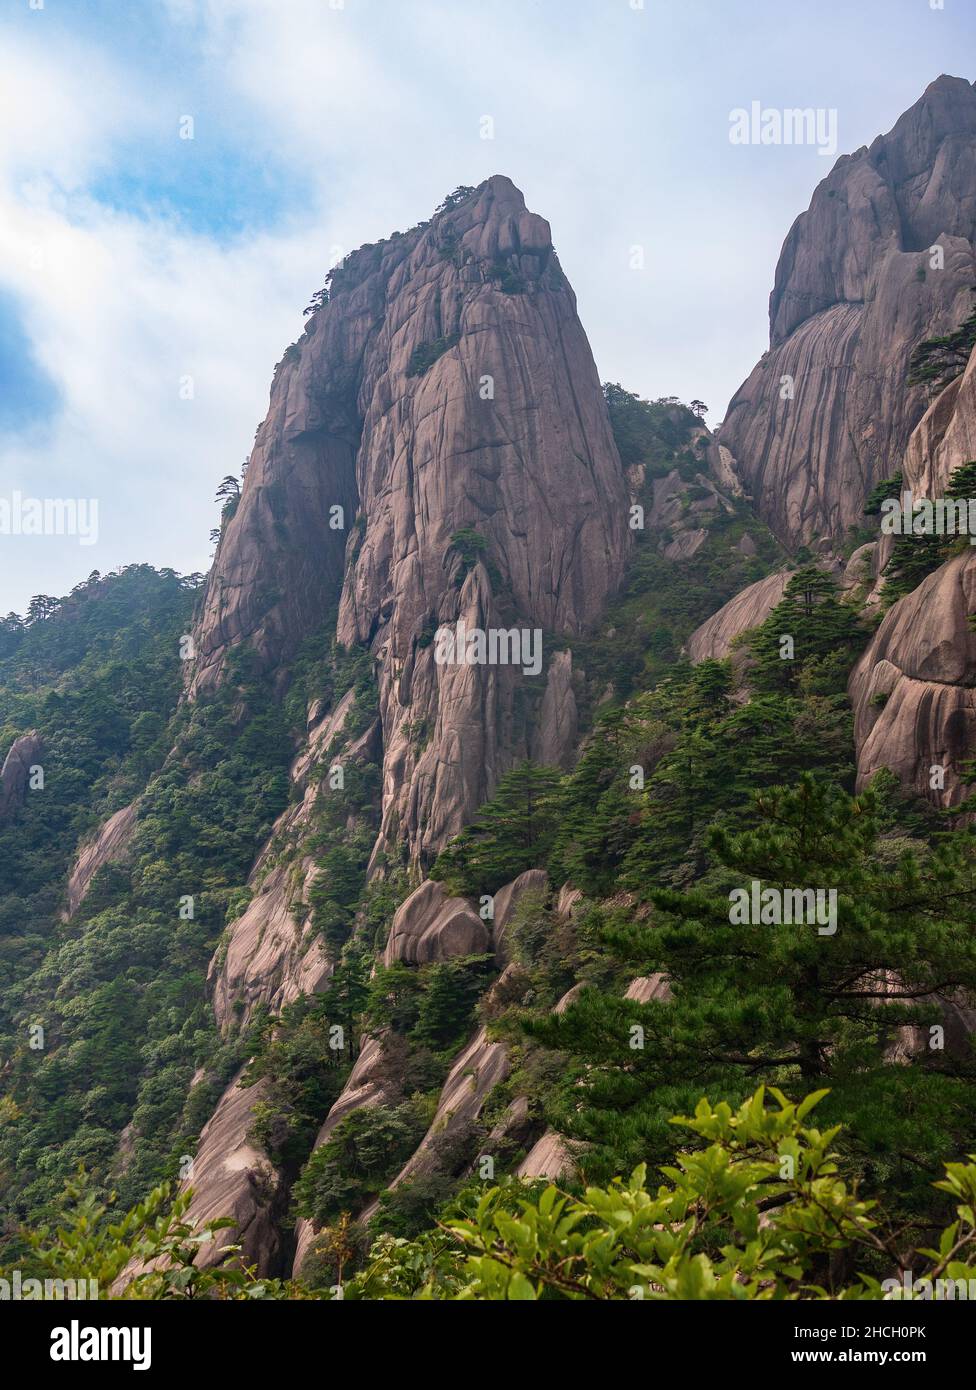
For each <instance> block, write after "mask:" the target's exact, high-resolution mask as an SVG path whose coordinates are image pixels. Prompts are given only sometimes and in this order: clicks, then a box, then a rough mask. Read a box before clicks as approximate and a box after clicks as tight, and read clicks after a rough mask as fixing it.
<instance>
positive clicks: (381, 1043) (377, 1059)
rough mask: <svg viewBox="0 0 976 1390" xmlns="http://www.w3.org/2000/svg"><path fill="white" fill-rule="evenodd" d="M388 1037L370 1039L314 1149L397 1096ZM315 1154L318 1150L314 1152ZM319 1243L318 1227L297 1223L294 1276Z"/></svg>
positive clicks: (303, 1221)
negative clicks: (387, 1052) (345, 1125)
mask: <svg viewBox="0 0 976 1390" xmlns="http://www.w3.org/2000/svg"><path fill="white" fill-rule="evenodd" d="M385 1048H386V1037H385V1035H384V1034H380V1035H379V1036H378V1037H375V1038H366V1039H364V1041H363V1048H362V1051H361V1052H360V1054H359V1056H358V1057H357V1058H356V1062H355V1064H354V1066H353V1069H352V1071H351V1072H350V1073H349V1076H348V1077H347V1079H346V1084H345V1086H343V1088H342V1093H341V1094H340V1096H339V1098H338V1099H337V1100H336V1102H335V1104H334V1105H333V1106H332V1109H331V1110H330V1111H329V1113H328V1115H327V1116H326V1118H325V1122H324V1124H323V1125H322V1128H321V1129H320V1130H319V1132H318V1134H317V1136H316V1139H315V1145H314V1148H315V1149H318V1148H320V1147H321V1146H322V1145H323V1144H325V1143H326V1142H327V1141H328V1139H329V1137H330V1135H331V1134H332V1131H333V1130H334V1129H335V1128H336V1126H337V1125H338V1124H339V1123H340V1122H341V1121H342V1120H345V1119H348V1117H349V1116H350V1115H352V1114H353V1113H354V1112H355V1111H356V1110H364V1109H366V1107H367V1106H371V1105H387V1104H389V1103H390V1101H392V1100H393V1099H394V1098H395V1096H396V1095H397V1085H396V1082H395V1080H394V1079H393V1077H392V1074H391V1069H390V1066H389V1064H388V1062H387V1059H386V1055H385ZM313 1152H314V1150H313ZM314 1243H315V1227H314V1226H313V1224H312V1222H311V1221H309V1220H307V1219H306V1218H305V1217H299V1219H298V1221H297V1222H296V1223H295V1260H294V1265H293V1274H294V1275H295V1276H296V1277H297V1275H298V1274H299V1273H300V1272H301V1268H302V1264H303V1262H304V1260H305V1258H306V1256H307V1255H308V1252H309V1251H310V1250H311V1249H312V1248H313V1246H314Z"/></svg>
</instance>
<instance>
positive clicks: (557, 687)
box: [532, 652, 579, 770]
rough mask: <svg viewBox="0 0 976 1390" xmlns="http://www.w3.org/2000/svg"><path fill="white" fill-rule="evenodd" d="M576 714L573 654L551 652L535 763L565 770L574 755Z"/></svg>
mask: <svg viewBox="0 0 976 1390" xmlns="http://www.w3.org/2000/svg"><path fill="white" fill-rule="evenodd" d="M578 733H579V710H578V709H577V706H576V695H575V693H574V691H573V654H572V652H554V653H553V656H552V660H551V661H550V662H549V671H548V673H547V676H546V693H545V694H544V695H543V697H542V707H541V709H540V711H539V724H538V728H537V730H536V736H535V741H534V745H533V748H532V756H533V759H534V760H535V762H537V763H542V764H544V765H548V766H551V767H562V768H563V769H564V770H568V769H569V767H571V766H572V762H573V759H574V757H575V754H576V744H577V734H578Z"/></svg>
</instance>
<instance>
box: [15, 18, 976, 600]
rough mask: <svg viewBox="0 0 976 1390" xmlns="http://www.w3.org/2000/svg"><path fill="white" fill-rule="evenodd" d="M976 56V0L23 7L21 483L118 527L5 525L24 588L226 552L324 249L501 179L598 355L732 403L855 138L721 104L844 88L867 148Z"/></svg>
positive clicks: (835, 92)
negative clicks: (543, 247) (542, 235)
mask: <svg viewBox="0 0 976 1390" xmlns="http://www.w3.org/2000/svg"><path fill="white" fill-rule="evenodd" d="M933 3H934V4H935V5H936V7H935V8H933ZM974 55H976V15H974V6H973V3H972V0H944V7H943V8H938V0H817V2H816V3H815V4H801V3H797V0H644V4H643V7H641V5H640V4H639V0H345V2H344V4H342V3H339V0H0V132H2V134H0V504H2V501H3V499H5V498H6V499H11V498H12V495H13V493H14V492H15V491H19V492H20V493H21V494H23V495H24V496H27V497H40V498H44V497H49V498H50V497H53V498H58V497H60V498H96V499H98V502H99V541H98V544H96V545H92V546H83V545H80V544H79V542H78V539H77V538H76V537H65V536H62V537H57V536H41V537H33V536H31V537H10V536H5V535H0V613H3V612H6V611H7V610H8V609H10V608H13V609H16V610H18V611H23V609H24V607H25V606H26V603H27V600H28V599H29V597H30V596H31V595H32V594H34V593H38V592H43V593H50V594H60V593H63V592H65V591H66V590H67V589H68V588H70V587H71V586H72V585H73V584H75V583H76V582H77V581H78V580H80V579H82V578H84V577H85V576H86V575H87V574H88V573H89V572H90V571H91V570H92V569H93V568H99V569H101V570H102V571H107V570H109V569H111V568H113V567H114V566H115V565H118V564H128V563H132V562H134V561H149V562H151V563H153V564H156V565H171V566H173V567H174V568H176V569H179V570H181V571H184V572H186V571H192V570H203V569H206V567H207V564H208V562H209V555H210V545H209V541H208V535H209V531H210V528H211V527H212V526H213V525H215V524H216V520H217V507H216V506H215V504H214V503H213V494H214V490H215V487H216V485H217V483H218V482H219V480H220V478H221V477H222V476H223V475H224V474H225V473H228V472H238V471H239V469H240V465H241V463H242V461H243V460H244V459H245V458H246V457H247V454H248V452H249V449H250V446H251V443H252V441H253V438H254V431H255V428H256V426H257V425H258V423H259V421H260V419H261V417H262V415H263V414H264V412H265V409H266V406H267V399H268V387H269V383H270V378H271V371H272V367H273V366H274V363H275V362H276V361H277V360H278V359H279V358H280V356H281V354H282V351H283V349H284V348H285V346H286V345H287V344H288V343H289V342H291V341H292V340H293V339H295V338H296V337H297V336H298V335H299V333H300V332H301V329H302V324H303V319H302V309H303V308H304V306H305V305H306V304H307V303H308V301H309V298H310V296H311V294H312V293H313V291H315V290H316V289H318V288H319V287H320V286H321V284H322V282H323V280H324V277H325V274H326V272H327V270H328V269H329V267H330V266H331V265H332V264H333V263H334V262H335V261H336V259H338V258H339V257H340V256H341V255H342V254H344V253H345V252H346V251H349V250H351V249H352V248H354V247H356V246H358V245H360V244H361V243H363V242H366V241H375V240H377V239H378V238H380V237H382V236H386V235H388V234H389V233H390V232H392V231H394V230H395V229H398V228H400V229H404V228H406V227H408V226H410V225H412V224H413V223H415V222H417V221H419V220H420V219H422V218H425V217H428V216H429V215H430V213H431V211H432V210H433V208H434V206H435V205H436V204H437V203H438V202H440V201H441V199H442V198H443V197H444V195H445V194H446V193H448V192H450V191H451V190H452V189H453V188H455V187H456V186H457V185H458V184H461V183H466V184H476V183H478V182H480V180H481V179H483V178H485V177H487V176H488V175H489V174H493V173H504V174H508V175H509V176H510V177H511V178H512V179H514V180H515V182H516V183H517V184H518V185H519V187H520V188H521V189H522V190H523V192H524V194H525V197H526V201H527V203H528V205H529V207H530V208H532V209H533V210H534V211H536V212H539V213H541V214H542V215H543V216H545V217H547V218H548V219H549V221H550V222H551V224H552V228H553V238H554V241H555V244H556V248H557V250H558V252H559V255H560V259H561V261H562V263H563V267H564V269H565V270H566V272H567V274H568V275H569V277H570V279H571V281H572V283H573V285H574V287H575V289H576V292H577V296H578V299H579V309H580V315H581V317H582V319H583V323H584V325H585V327H586V330H587V332H588V334H589V337H590V341H591V343H592V345H593V351H594V354H595V357H596V361H597V366H598V368H599V371H600V375H601V377H603V378H604V379H610V380H616V381H620V382H621V383H622V384H623V385H625V386H627V387H628V388H629V389H631V390H634V391H638V392H640V394H642V395H645V396H650V397H656V396H661V395H676V396H680V397H682V398H683V399H685V400H690V399H691V398H693V397H700V398H702V399H704V400H705V401H706V402H707V403H708V405H709V406H710V408H711V410H710V420H711V422H712V423H715V422H717V421H718V420H720V419H721V417H722V414H723V413H724V410H725V407H726V405H727V403H728V400H729V397H730V396H731V394H732V392H733V391H734V390H735V388H736V387H737V386H738V385H739V383H740V382H741V381H742V380H743V378H744V377H745V376H746V375H747V374H748V372H749V371H750V369H751V368H752V366H753V364H754V362H755V361H756V359H757V358H758V357H759V355H760V354H761V353H762V351H763V350H764V349H765V347H766V345H767V317H766V308H767V299H768V294H769V290H770V287H771V285H772V278H773V271H774V267H775V263H776V258H777V255H778V252H779V248H780V246H781V244H782V241H783V238H784V236H785V235H786V232H787V231H788V229H789V226H790V224H791V222H792V221H793V219H794V218H795V217H796V215H797V214H798V213H799V212H801V211H802V210H803V209H804V208H805V207H806V206H807V204H808V202H809V199H810V195H811V193H812V191H813V189H814V187H815V185H816V184H817V182H818V181H819V180H820V179H821V178H823V177H824V175H825V174H826V173H827V171H828V169H829V167H830V165H831V164H832V163H833V159H832V158H825V157H824V156H823V155H822V154H820V153H818V150H817V149H816V147H811V146H780V147H777V146H756V147H753V146H735V145H732V144H730V141H729V113H730V112H731V111H732V110H733V109H734V108H737V107H748V106H749V105H750V103H751V102H753V101H759V102H761V103H762V105H763V106H764V107H807V106H809V107H822V108H828V109H831V108H833V109H836V112H837V121H838V152H839V153H845V152H850V151H852V150H855V149H857V148H858V147H859V146H861V145H863V144H866V143H868V142H870V141H871V140H872V139H873V138H874V136H875V135H877V134H879V133H881V132H882V131H885V130H888V129H890V127H891V126H892V125H893V123H894V121H895V120H896V119H897V117H898V116H899V115H900V113H901V112H902V111H903V110H904V109H905V108H907V107H908V106H910V105H911V104H912V103H913V102H915V101H916V100H917V99H918V97H919V96H920V95H921V93H922V91H923V90H924V88H925V87H926V86H927V85H928V83H929V82H930V81H932V80H933V79H934V78H935V77H937V76H938V75H939V74H940V73H942V72H949V73H953V74H955V75H957V76H961V77H967V78H969V79H970V80H972V78H973V77H974V76H976V74H974V72H973V71H972V67H973V66H974V63H973V58H974ZM188 116H189V117H192V121H193V137H194V138H193V139H192V140H189V139H181V138H180V133H181V123H182V129H183V131H184V132H185V131H186V130H187V129H188V127H187V125H186V122H185V120H184V118H185V117H188ZM485 116H490V117H492V119H493V123H494V138H493V139H491V140H486V139H483V138H482V133H483V130H484V129H485V126H484V122H483V118H484V117H485ZM635 246H640V247H642V248H643V251H644V268H643V269H642V270H635V269H632V268H631V261H632V248H633V247H635ZM187 377H192V383H193V397H192V399H184V398H182V397H183V396H186V394H187V392H186V389H185V387H184V390H183V392H182V396H181V382H183V381H184V379H185V378H187Z"/></svg>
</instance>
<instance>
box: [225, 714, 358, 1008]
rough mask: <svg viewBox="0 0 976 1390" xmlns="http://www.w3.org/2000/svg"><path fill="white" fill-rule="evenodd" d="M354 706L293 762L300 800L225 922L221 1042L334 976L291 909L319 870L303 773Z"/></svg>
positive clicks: (325, 725)
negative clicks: (246, 896) (310, 842)
mask: <svg viewBox="0 0 976 1390" xmlns="http://www.w3.org/2000/svg"><path fill="white" fill-rule="evenodd" d="M352 705H353V697H352V692H351V691H350V693H349V694H348V695H347V696H345V697H344V698H343V699H342V700H340V701H339V703H338V705H337V706H336V708H335V710H333V711H332V712H331V713H329V714H326V715H325V716H324V717H323V718H321V719H319V721H318V722H317V723H316V724H315V725H314V726H313V728H312V730H311V732H310V734H309V738H308V742H307V744H306V745H305V747H304V749H303V750H302V752H301V753H300V754H299V755H298V757H297V758H296V759H295V761H294V763H293V764H292V768H291V780H292V782H293V783H294V784H296V785H297V786H298V787H299V788H300V789H301V793H302V794H301V797H300V798H299V799H298V800H297V801H295V802H294V803H293V804H292V805H291V806H289V807H288V809H287V810H286V811H284V812H282V814H281V815H280V816H279V817H278V820H277V821H276V822H275V825H274V829H273V830H272V833H271V838H270V839H269V841H268V843H267V844H266V845H265V847H264V849H263V850H262V851H261V854H260V855H259V856H258V858H257V860H256V862H255V864H254V867H253V869H252V870H251V873H250V876H249V879H248V886H249V887H250V888H251V889H252V890H253V892H254V896H253V898H252V899H251V901H250V903H249V904H248V906H247V908H246V909H245V911H244V912H243V913H242V915H241V916H240V917H238V919H237V920H236V921H235V922H232V923H231V924H230V926H229V928H228V930H227V936H226V940H225V941H224V942H223V943H222V945H221V947H220V948H219V949H218V951H217V953H216V954H215V955H214V957H213V959H212V961H211V964H210V973H209V982H210V989H211V993H212V997H213V1007H214V1013H215V1015H216V1018H217V1023H218V1025H219V1027H220V1030H221V1032H222V1033H223V1034H224V1035H225V1036H226V1035H227V1034H228V1033H229V1032H231V1031H233V1029H234V1028H236V1027H238V1026H245V1025H246V1024H247V1023H248V1021H249V1020H250V1017H251V1015H252V1013H253V1011H254V1009H255V1008H256V1007H257V1005H259V1004H265V1005H267V1006H268V1007H269V1008H270V1009H271V1010H272V1011H273V1012H277V1011H278V1010H280V1009H281V1008H282V1007H283V1006H284V1005H285V1004H289V1003H291V1001H292V1000H293V999H297V998H298V996H299V995H300V994H314V993H316V992H317V991H318V990H320V989H322V988H323V987H324V985H325V983H326V982H327V980H328V978H329V976H330V974H331V973H332V967H331V964H330V963H329V961H328V960H327V958H326V955H325V951H324V948H323V942H322V938H321V937H320V936H319V935H317V934H316V932H315V930H314V923H313V922H312V921H311V920H310V919H309V918H308V917H307V916H304V915H303V914H302V913H301V912H300V911H298V910H297V909H298V906H299V904H301V903H302V902H303V900H304V897H305V894H306V892H307V890H308V888H309V887H310V885H311V884H312V882H313V881H314V879H315V878H316V876H317V874H318V872H319V871H318V869H317V868H316V865H315V861H314V858H313V857H312V855H311V854H310V853H309V852H307V851H306V850H305V849H304V846H303V840H304V837H305V836H306V835H307V833H308V831H309V830H310V829H311V827H312V826H313V823H314V817H315V805H316V798H317V796H318V794H319V786H318V784H317V783H316V782H315V781H314V780H312V779H309V778H308V772H309V770H310V768H311V767H312V765H313V764H314V763H315V761H316V760H317V758H318V757H320V756H321V755H322V754H323V753H324V751H325V750H326V749H328V748H329V747H330V746H333V741H334V740H341V737H342V732H343V728H344V725H345V721H346V718H347V717H348V715H349V712H350V710H351V709H352ZM370 737H371V735H370V732H369V731H367V732H366V733H365V734H364V735H362V736H360V737H359V738H357V739H355V740H354V741H353V742H352V743H351V744H350V743H348V742H347V743H345V744H339V745H337V746H339V747H341V748H342V757H343V758H346V759H349V758H355V757H356V756H357V754H358V753H360V752H362V750H363V748H364V747H365V746H368V744H369V742H370ZM286 845H287V846H292V847H294V848H295V849H296V850H297V851H298V852H297V854H295V855H294V856H289V855H282V854H280V853H279V851H280V849H281V848H282V847H283V846H286Z"/></svg>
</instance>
